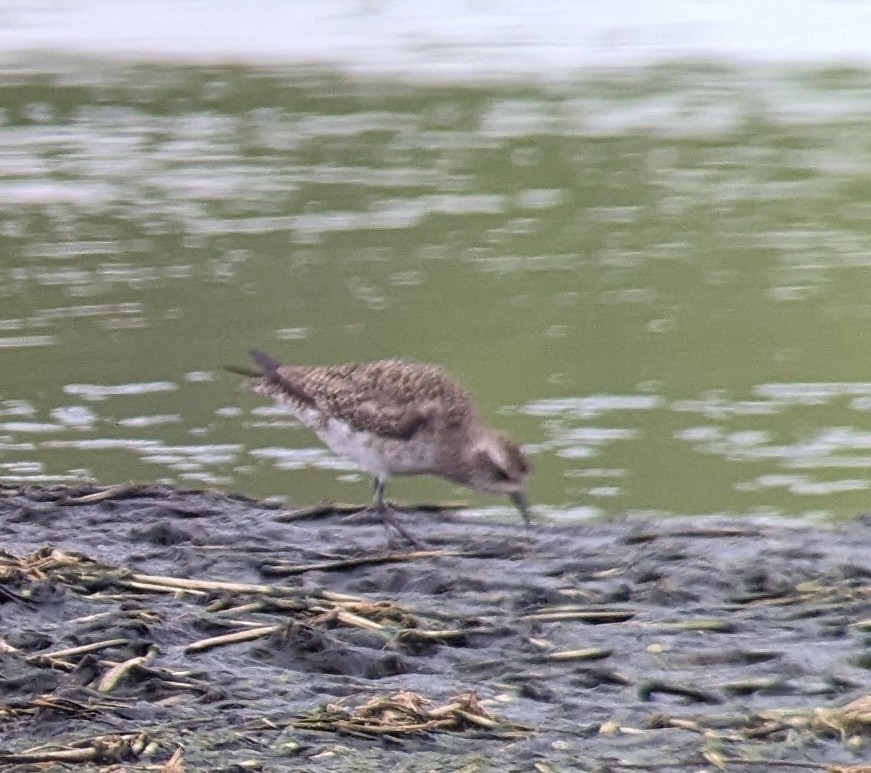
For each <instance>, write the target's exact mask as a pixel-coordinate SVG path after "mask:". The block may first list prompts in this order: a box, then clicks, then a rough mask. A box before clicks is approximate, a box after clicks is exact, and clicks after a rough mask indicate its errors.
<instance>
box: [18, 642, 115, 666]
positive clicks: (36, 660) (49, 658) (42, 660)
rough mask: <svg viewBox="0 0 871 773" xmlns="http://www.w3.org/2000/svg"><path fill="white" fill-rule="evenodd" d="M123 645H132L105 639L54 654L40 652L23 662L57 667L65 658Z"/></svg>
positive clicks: (57, 651)
mask: <svg viewBox="0 0 871 773" xmlns="http://www.w3.org/2000/svg"><path fill="white" fill-rule="evenodd" d="M125 644H132V640H131V639H105V640H104V641H95V642H91V643H90V644H82V645H81V646H79V647H69V648H67V649H63V650H55V651H54V652H40V653H39V654H38V655H31V656H29V657H27V658H25V660H26V661H27V662H28V663H30V664H31V665H43V664H45V665H52V666H55V665H58V662H61V663H62V662H63V661H64V660H65V659H66V658H71V657H75V656H76V655H87V654H88V653H90V652H97V651H98V650H105V649H109V647H121V646H123V645H125Z"/></svg>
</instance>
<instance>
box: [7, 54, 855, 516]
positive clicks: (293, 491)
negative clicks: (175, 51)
mask: <svg viewBox="0 0 871 773" xmlns="http://www.w3.org/2000/svg"><path fill="white" fill-rule="evenodd" d="M0 108H2V112H0V482H7V483H12V482H15V483H17V482H21V481H32V482H53V481H69V480H79V479H83V478H85V479H94V480H97V481H99V482H102V483H111V482H116V481H119V480H131V479H132V480H167V481H172V482H175V483H178V484H181V485H185V486H194V487H198V486H216V487H219V488H224V489H229V490H235V491H243V492H246V493H248V494H251V495H257V496H267V495H282V496H286V497H287V499H288V500H289V501H294V502H296V501H299V502H316V501H319V500H321V499H339V500H352V501H354V500H358V501H362V500H364V499H366V498H367V497H368V484H367V482H366V480H365V478H364V477H363V476H361V475H359V474H357V473H355V472H354V471H353V470H352V469H351V468H349V467H348V466H347V465H345V464H343V463H341V462H337V461H336V460H334V459H333V458H332V457H330V456H329V454H327V453H325V452H324V451H322V450H321V449H320V447H319V445H318V444H317V442H316V441H314V440H313V439H312V438H311V437H310V436H309V435H308V433H307V432H306V431H305V430H303V429H301V428H300V427H298V426H296V424H295V423H293V422H292V421H291V420H290V419H289V417H287V416H286V415H281V414H277V413H276V412H275V411H274V410H273V409H272V408H271V407H270V406H268V405H266V404H264V403H263V402H262V400H261V399H260V398H257V397H256V396H253V395H249V394H248V393H247V392H245V391H243V390H241V388H240V386H239V384H238V379H236V378H234V377H233V376H231V375H229V374H225V373H223V372H221V370H220V367H221V366H222V365H223V364H225V363H233V362H236V363H242V362H244V360H245V350H246V349H247V348H248V347H251V346H257V347H259V348H263V349H265V350H266V351H268V352H270V353H272V354H273V355H274V356H276V357H277V358H279V359H282V360H286V361H296V362H312V363H332V362H338V361H345V360H356V359H370V358H381V357H391V356H403V357H410V358H415V359H419V360H427V361H435V362H439V363H441V364H443V365H444V366H446V367H447V368H448V369H449V370H450V371H452V372H453V373H454V374H456V375H457V376H458V377H459V378H460V380H461V381H462V382H463V383H464V384H465V385H466V386H468V387H469V389H470V390H471V391H472V392H473V393H474V394H475V395H476V398H477V400H478V403H479V406H480V409H481V412H482V413H483V414H484V416H485V417H486V418H487V419H488V421H489V423H491V424H494V425H496V426H500V427H502V428H504V429H506V430H507V431H508V432H510V433H511V434H512V435H514V436H515V437H517V438H518V439H520V440H522V441H523V442H524V443H525V444H526V445H527V447H528V448H529V450H530V452H531V454H532V456H533V460H534V464H535V474H534V477H533V479H532V481H531V486H530V497H531V499H532V500H533V501H534V502H536V503H537V505H538V511H539V513H540V514H541V515H545V516H546V515H549V516H551V517H563V518H574V517H583V516H587V515H595V514H602V515H609V516H617V515H620V514H622V513H625V512H627V511H644V512H648V511H650V512H656V513H663V514H665V513H692V514H696V513H715V512H723V511H733V512H757V513H758V512H760V511H761V512H771V513H783V514H787V515H803V514H817V513H818V514H822V515H827V516H835V517H849V516H853V515H856V514H857V513H859V512H861V511H863V510H864V509H865V508H866V507H867V503H868V501H869V500H871V490H869V482H868V475H867V470H868V468H869V465H871V416H869V411H871V363H869V353H871V325H869V317H871V304H869V297H871V268H869V267H871V183H869V179H871V177H869V171H871V133H869V132H868V128H867V127H868V122H869V117H871V72H866V71H861V70H849V69H839V70H834V69H828V70H825V69H815V70H811V69H808V70H802V71H795V70H793V71H790V70H774V69H772V70H770V71H764V72H762V71H759V70H754V71H749V70H740V69H729V68H726V67H718V66H713V65H704V66H701V65H690V64H687V65H673V66H659V67H650V68H644V69H637V70H625V71H622V72H599V73H590V74H588V75H587V76H586V77H585V78H584V79H582V80H579V81H576V82H573V83H568V84H561V85H559V86H556V85H546V84H540V85H537V84H521V85H518V84H514V85H500V84H494V83H488V84H486V85H485V84H482V85H481V86H480V87H476V86H471V85H466V86H462V87H459V86H443V85H442V86H439V85H432V84H425V83H405V84H402V83H393V82H384V81H377V80H362V79H361V80H352V79H348V78H343V77H340V76H338V75H335V74H330V73H324V72H318V71H312V70H300V69H297V70H294V69H287V70H283V71H279V70H273V71H266V70H256V69H246V68H242V67H229V66H228V67H181V66H179V67H169V66H156V65H155V66H134V65H119V64H112V63H106V64H100V63H94V62H85V61H73V62H65V63H63V64H52V65H51V66H47V65H45V64H44V63H35V62H29V63H26V64H23V65H21V66H18V67H15V68H10V67H7V68H6V69H5V70H0ZM391 493H392V494H393V495H394V496H396V497H397V498H399V499H405V500H415V499H431V498H456V497H458V496H459V497H462V498H466V499H468V500H469V501H471V502H473V503H474V504H475V505H476V506H477V507H480V508H490V507H497V506H498V507H499V508H501V507H503V505H502V503H499V502H496V501H494V500H493V499H492V498H489V497H484V496H477V495H472V494H469V493H468V492H464V491H460V490H456V489H453V488H452V487H451V486H450V485H449V484H446V483H444V482H439V481H434V480H430V479H413V480H411V479H409V480H399V481H396V482H394V483H393V484H392V485H391ZM494 512H498V513H501V512H503V511H502V510H494ZM504 512H505V513H508V512H509V508H508V506H507V505H505V510H504Z"/></svg>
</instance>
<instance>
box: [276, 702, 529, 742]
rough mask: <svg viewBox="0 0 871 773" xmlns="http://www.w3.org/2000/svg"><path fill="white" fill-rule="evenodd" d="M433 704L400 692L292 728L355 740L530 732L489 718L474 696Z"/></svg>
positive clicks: (326, 711)
mask: <svg viewBox="0 0 871 773" xmlns="http://www.w3.org/2000/svg"><path fill="white" fill-rule="evenodd" d="M431 706H432V704H431V702H430V701H428V700H427V699H426V698H424V697H423V696H422V695H420V694H418V693H413V692H409V691H407V690H401V691H400V692H398V693H396V694H394V695H392V696H390V697H389V698H387V697H379V696H376V697H373V698H371V699H370V700H368V701H367V702H366V703H364V704H363V705H361V706H357V707H356V708H355V709H347V708H345V707H344V706H343V705H341V703H328V704H326V705H324V706H321V707H320V708H318V709H315V710H314V711H313V712H311V713H310V714H308V715H306V716H303V717H300V718H299V719H298V720H296V721H295V722H294V723H293V726H294V727H296V728H299V729H306V730H324V731H333V732H340V733H348V734H351V735H355V736H367V735H368V736H384V735H388V736H407V735H414V734H417V733H423V732H433V731H437V730H441V731H447V732H462V731H464V730H467V729H469V728H470V727H477V728H482V729H484V730H487V731H490V732H495V733H497V734H499V735H500V736H501V737H517V736H518V735H520V734H523V733H526V732H529V731H530V728H527V727H524V726H522V725H516V724H512V723H508V722H503V721H500V720H498V719H496V718H495V717H493V716H492V715H491V714H489V713H488V712H487V711H486V710H485V709H484V707H483V706H481V704H480V702H479V701H478V697H477V696H476V695H475V693H473V692H467V693H462V694H461V695H456V696H454V698H453V699H452V700H451V702H450V703H448V704H447V705H445V706H441V707H436V708H431Z"/></svg>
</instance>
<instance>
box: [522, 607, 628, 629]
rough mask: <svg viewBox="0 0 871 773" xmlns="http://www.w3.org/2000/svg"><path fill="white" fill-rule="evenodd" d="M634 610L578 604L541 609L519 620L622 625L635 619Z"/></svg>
mask: <svg viewBox="0 0 871 773" xmlns="http://www.w3.org/2000/svg"><path fill="white" fill-rule="evenodd" d="M635 615H636V611H635V610H634V609H624V608H619V609H616V608H602V607H595V606H593V607H588V606H580V605H578V604H566V605H564V606H558V607H542V608H541V609H539V610H536V611H535V612H531V613H530V614H528V615H523V616H522V617H521V618H520V619H521V620H539V621H541V622H557V621H563V620H581V621H583V622H585V623H590V624H591V625H597V624H600V623H623V622H626V621H627V620H631V619H632V618H633V617H635Z"/></svg>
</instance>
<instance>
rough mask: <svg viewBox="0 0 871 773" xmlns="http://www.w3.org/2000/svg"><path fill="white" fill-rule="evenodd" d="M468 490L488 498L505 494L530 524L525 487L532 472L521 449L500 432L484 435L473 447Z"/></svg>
mask: <svg viewBox="0 0 871 773" xmlns="http://www.w3.org/2000/svg"><path fill="white" fill-rule="evenodd" d="M469 461H470V464H469V465H468V468H467V469H468V478H467V479H466V480H464V481H462V482H463V483H465V484H466V485H467V486H469V487H470V488H473V489H475V490H477V491H486V492H488V493H490V494H504V495H506V496H507V497H508V498H509V499H510V500H511V501H512V502H513V503H514V506H515V507H516V508H517V509H518V510H519V511H520V514H521V515H522V516H523V520H524V521H526V523H529V506H528V505H527V503H526V495H525V493H524V484H525V482H526V476H527V475H528V474H529V472H530V470H531V465H530V463H529V460H528V459H527V458H526V454H524V453H523V449H521V447H520V446H519V445H518V444H517V443H515V442H514V441H513V440H512V439H511V438H509V437H506V436H505V435H503V434H501V433H500V432H493V431H489V430H488V431H485V432H483V433H482V434H481V436H480V437H479V438H478V439H477V441H476V442H475V443H474V444H473V445H472V448H471V459H470V460H469Z"/></svg>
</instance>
